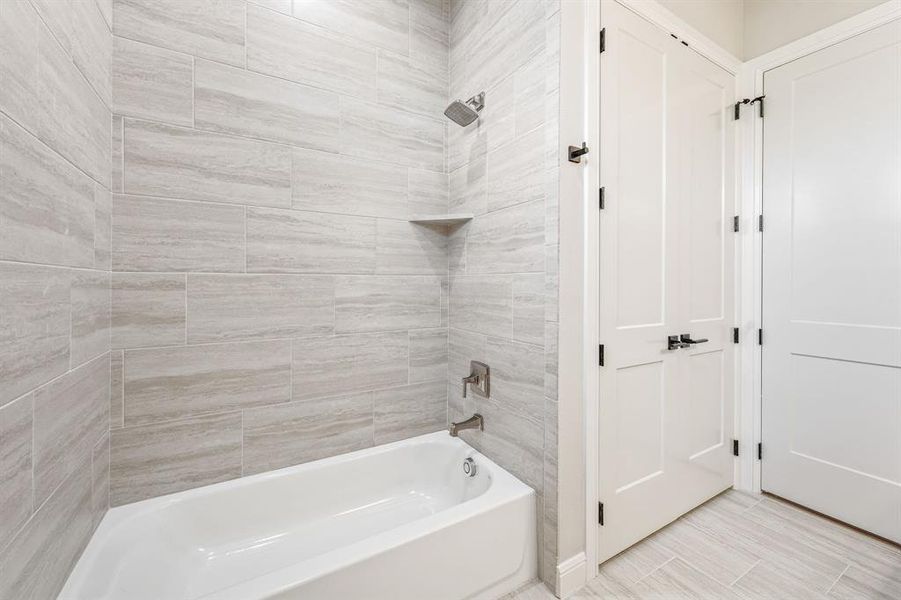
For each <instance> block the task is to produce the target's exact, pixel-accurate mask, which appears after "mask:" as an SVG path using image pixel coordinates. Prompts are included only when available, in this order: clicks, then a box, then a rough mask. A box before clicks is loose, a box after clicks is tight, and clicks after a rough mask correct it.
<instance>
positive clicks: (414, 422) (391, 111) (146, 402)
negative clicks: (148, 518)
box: [0, 0, 559, 598]
mask: <svg viewBox="0 0 901 600" xmlns="http://www.w3.org/2000/svg"><path fill="white" fill-rule="evenodd" d="M557 2H558V0H510V1H507V0H503V1H494V0H472V1H464V0H460V1H459V2H456V1H452V2H450V3H449V4H448V0H390V1H375V0H373V1H372V2H362V1H361V2H354V3H349V2H339V1H337V0H334V1H333V0H315V1H314V0H304V1H300V0H294V1H293V2H292V1H291V0H246V1H245V0H188V1H184V0H69V1H67V2H59V1H57V0H2V2H0V306H2V307H3V309H4V310H3V320H2V322H0V380H2V381H3V386H2V389H0V475H2V480H3V482H4V485H3V486H2V489H0V597H7V596H9V597H15V598H50V597H53V596H54V595H55V594H56V593H57V592H58V590H59V588H60V587H61V586H62V584H63V582H64V581H65V577H66V576H67V574H68V572H69V570H70V569H71V566H72V565H73V564H74V562H75V560H77V558H78V556H79V555H80V553H81V551H82V549H83V547H84V545H85V543H86V542H87V539H88V538H89V536H90V534H91V532H92V531H93V529H94V528H95V527H96V525H97V524H98V523H99V521H100V519H101V518H102V516H103V514H104V512H105V510H106V508H107V507H108V506H109V505H110V503H112V504H121V503H126V502H132V501H136V500H140V499H144V498H148V497H153V496H157V495H161V494H167V493H172V492H175V491H179V490H183V489H188V488H191V487H196V486H200V485H205V484H208V483H213V482H217V481H223V480H226V479H230V478H235V477H240V476H242V475H247V474H252V473H257V472H260V471H264V470H267V469H273V468H279V467H283V466H287V465H291V464H296V463H300V462H304V461H309V460H315V459H317V458H321V457H324V456H329V455H333V454H337V453H342V452H347V451H350V450H355V449H359V448H364V447H367V446H371V445H373V444H380V443H385V442H390V441H394V440H398V439H403V438H405V437H409V436H414V435H418V434H420V433H425V432H429V431H435V430H438V429H441V428H443V427H444V426H445V424H446V422H447V420H448V419H457V418H461V417H467V416H469V415H470V414H471V413H472V412H474V411H475V410H479V411H480V412H482V414H483V415H484V416H485V418H486V424H487V428H486V431H485V432H484V433H472V432H467V433H466V434H465V437H466V439H467V441H469V442H470V443H472V444H473V445H475V446H476V447H478V448H480V449H481V450H482V451H483V452H485V453H486V454H487V455H489V456H490V457H492V458H493V459H495V460H496V461H498V462H499V463H501V464H502V465H504V466H505V467H506V468H508V469H510V470H511V471H512V472H514V473H515V474H516V475H517V476H519V477H520V478H521V479H523V480H524V481H526V482H527V483H528V484H530V485H532V486H533V487H534V488H535V489H536V490H538V492H539V496H540V505H539V508H540V520H541V523H540V527H539V531H540V535H541V543H542V546H541V573H542V577H543V578H544V579H545V580H546V581H549V582H551V581H552V580H553V577H554V565H555V563H556V517H555V515H556V415H557V410H556V399H557V393H556V339H557V327H556V323H557V309H556V298H557V283H556V272H557V230H556V227H557V217H556V214H557V156H556V147H557V139H556V137H557V106H558V102H557V88H558V84H557V79H558V75H557V69H558V65H557V62H558V48H557V47H558V45H559V44H558V39H557V38H558V36H559V31H558V29H559V15H558V10H557V9H558V4H557ZM481 90H486V91H487V92H488V98H487V107H486V109H485V111H484V112H483V113H482V118H481V119H480V121H479V123H478V124H477V125H473V126H470V127H468V128H466V129H461V128H459V127H457V126H456V125H453V124H451V125H450V126H448V124H447V123H446V122H445V120H444V119H443V116H442V115H441V110H442V109H443V106H444V104H445V102H446V100H447V98H448V97H450V98H458V97H459V98H464V99H465V98H467V97H469V96H470V95H472V94H474V93H477V92H478V91H481ZM447 210H450V211H452V212H460V211H470V212H473V213H475V214H476V217H475V219H474V220H473V221H472V222H471V223H470V224H469V225H465V226H463V227H460V228H458V229H455V230H452V231H450V232H448V231H446V230H444V229H442V228H434V229H433V228H428V227H423V226H420V225H412V224H410V223H408V222H407V217H408V216H410V215H421V214H434V213H441V212H445V211H447ZM111 271H112V272H111ZM110 272H111V273H110ZM7 307H10V308H9V310H7ZM471 359H477V360H478V359H481V360H485V361H486V362H488V363H489V364H491V365H492V367H493V368H494V377H495V378H494V382H493V397H492V399H491V400H489V401H487V402H476V401H474V400H470V401H467V402H465V403H464V402H463V401H462V399H461V398H460V386H459V378H460V377H462V376H463V375H465V374H466V373H467V372H468V364H469V360H471Z"/></svg>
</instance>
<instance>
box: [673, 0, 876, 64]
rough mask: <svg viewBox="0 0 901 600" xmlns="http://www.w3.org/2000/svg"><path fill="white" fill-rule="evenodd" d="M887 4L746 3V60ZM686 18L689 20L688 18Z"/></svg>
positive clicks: (838, 0)
mask: <svg viewBox="0 0 901 600" xmlns="http://www.w3.org/2000/svg"><path fill="white" fill-rule="evenodd" d="M883 2H884V0H744V42H743V45H744V58H745V60H747V59H750V58H754V57H755V56H760V55H761V54H764V53H766V52H769V51H770V50H774V49H776V48H778V47H780V46H784V45H785V44H787V43H789V42H793V41H795V40H797V39H800V38H802V37H804V36H806V35H809V34H811V33H814V32H816V31H818V30H820V29H823V28H824V27H828V26H829V25H834V24H835V23H838V22H839V21H841V20H843V19H847V18H848V17H852V16H854V15H856V14H858V13H860V12H863V11H865V10H867V9H869V8H873V7H874V6H877V5H879V4H882V3H883ZM689 3H692V2H689ZM663 4H668V2H663ZM730 4H731V2H730ZM673 12H675V11H673ZM683 18H686V20H687V17H683ZM699 29H700V27H699ZM702 31H703V30H702ZM708 35H709V34H708ZM711 37H712V36H711ZM713 39H715V40H716V38H713ZM717 41H719V40H717Z"/></svg>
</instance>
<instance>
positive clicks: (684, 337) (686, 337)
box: [679, 333, 710, 344]
mask: <svg viewBox="0 0 901 600" xmlns="http://www.w3.org/2000/svg"><path fill="white" fill-rule="evenodd" d="M679 341H680V342H682V343H683V344H703V343H704V342H709V341H710V340H708V339H707V338H702V339H700V340H693V339H691V334H690V333H683V334H682V335H680V336H679Z"/></svg>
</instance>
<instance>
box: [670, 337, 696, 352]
mask: <svg viewBox="0 0 901 600" xmlns="http://www.w3.org/2000/svg"><path fill="white" fill-rule="evenodd" d="M690 345H691V344H687V343H685V342H682V341H679V336H678V335H670V336H667V338H666V349H667V350H678V349H679V348H688V347H689V346H690Z"/></svg>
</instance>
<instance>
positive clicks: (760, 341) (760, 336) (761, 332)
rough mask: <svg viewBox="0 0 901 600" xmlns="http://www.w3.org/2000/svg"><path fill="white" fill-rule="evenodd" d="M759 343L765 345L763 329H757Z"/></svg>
mask: <svg viewBox="0 0 901 600" xmlns="http://www.w3.org/2000/svg"><path fill="white" fill-rule="evenodd" d="M757 345H758V346H763V329H758V330H757Z"/></svg>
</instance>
